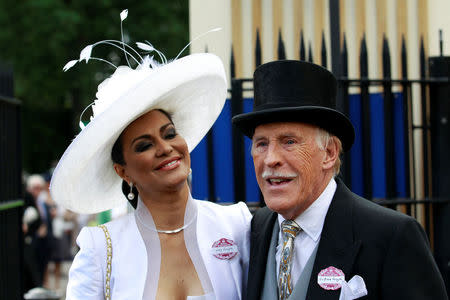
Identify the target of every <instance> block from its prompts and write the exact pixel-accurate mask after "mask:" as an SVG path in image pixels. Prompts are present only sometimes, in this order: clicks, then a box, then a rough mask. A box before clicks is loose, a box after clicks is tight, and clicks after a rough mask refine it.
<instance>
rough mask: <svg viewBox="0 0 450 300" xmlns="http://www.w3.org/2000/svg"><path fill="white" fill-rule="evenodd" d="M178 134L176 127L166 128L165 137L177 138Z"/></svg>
mask: <svg viewBox="0 0 450 300" xmlns="http://www.w3.org/2000/svg"><path fill="white" fill-rule="evenodd" d="M176 136H177V132H176V130H175V128H173V127H172V128H168V129H167V130H166V132H165V133H164V138H166V139H169V140H170V139H173V138H175V137H176Z"/></svg>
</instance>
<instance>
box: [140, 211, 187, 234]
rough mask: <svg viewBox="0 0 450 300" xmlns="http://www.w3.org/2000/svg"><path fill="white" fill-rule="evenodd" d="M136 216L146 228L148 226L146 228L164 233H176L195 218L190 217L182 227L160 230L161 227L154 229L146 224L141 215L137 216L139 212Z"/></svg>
mask: <svg viewBox="0 0 450 300" xmlns="http://www.w3.org/2000/svg"><path fill="white" fill-rule="evenodd" d="M137 217H138V218H139V221H141V223H142V225H144V226H145V227H146V228H148V229H150V230H153V231H156V232H158V233H166V234H174V233H178V232H180V231H182V230H184V229H186V228H187V227H188V226H189V225H191V224H192V222H194V220H195V218H192V219H191V220H190V221H189V223H187V224H184V225H183V226H182V227H180V228H177V229H174V230H161V229H156V228H153V227H150V226H148V225H147V224H146V223H145V222H144V221H143V220H142V219H141V217H140V216H139V214H137ZM155 226H156V225H155Z"/></svg>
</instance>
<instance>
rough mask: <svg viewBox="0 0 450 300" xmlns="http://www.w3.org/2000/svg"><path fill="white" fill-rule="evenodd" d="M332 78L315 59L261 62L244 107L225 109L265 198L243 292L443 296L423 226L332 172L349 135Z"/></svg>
mask: <svg viewBox="0 0 450 300" xmlns="http://www.w3.org/2000/svg"><path fill="white" fill-rule="evenodd" d="M336 86H337V83H336V79H335V77H334V76H333V75H332V74H331V73H330V72H329V71H327V70H326V69H324V68H322V67H320V66H317V65H314V64H311V63H307V62H301V61H275V62H270V63H267V64H264V65H261V66H260V67H258V68H257V69H256V71H255V73H254V93H255V94H254V95H255V96H254V107H253V112H250V113H245V114H241V115H237V116H235V117H234V118H233V124H234V125H236V126H237V127H238V128H239V129H240V130H241V131H242V132H243V133H244V134H245V135H247V136H248V137H250V138H251V139H252V149H251V153H252V156H253V161H254V165H255V171H256V177H257V181H258V185H259V187H260V189H261V191H262V194H263V196H264V200H265V203H266V205H267V207H264V208H261V209H259V210H258V211H257V212H256V214H255V216H254V218H253V220H252V232H251V250H250V269H249V275H248V289H247V299H248V300H259V299H288V298H289V299H308V300H311V299H312V300H317V299H320V300H323V299H357V298H361V299H377V300H379V299H447V295H446V291H445V286H444V283H443V280H442V277H441V275H440V273H439V271H438V269H437V266H436V264H435V262H434V259H433V256H432V253H431V251H430V248H429V244H428V240H427V237H426V235H425V232H424V231H423V229H422V227H421V226H420V225H419V224H418V223H417V222H416V221H415V220H414V219H413V218H411V217H409V216H407V215H404V214H401V213H399V212H396V211H394V210H391V209H387V208H384V207H381V206H379V205H377V204H374V203H372V202H371V201H369V200H366V199H363V198H361V197H358V196H357V195H355V194H354V193H352V192H351V191H350V190H349V189H348V188H347V187H346V186H345V184H344V183H343V182H342V181H341V180H339V179H338V178H336V175H337V174H338V173H339V166H340V159H339V156H340V154H341V153H342V152H343V151H348V150H349V149H350V147H351V146H352V144H353V140H354V135H355V134H354V129H353V125H352V124H351V122H350V121H349V119H348V118H347V117H346V116H345V115H343V114H342V113H340V112H338V111H337V110H336V109H335V106H336V100H335V98H336ZM340 297H341V298H340Z"/></svg>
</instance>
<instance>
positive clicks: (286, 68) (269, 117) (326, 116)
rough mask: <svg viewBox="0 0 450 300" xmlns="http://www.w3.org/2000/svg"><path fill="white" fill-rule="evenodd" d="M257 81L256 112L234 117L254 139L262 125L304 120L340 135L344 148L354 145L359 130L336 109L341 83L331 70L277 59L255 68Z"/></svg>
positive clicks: (255, 93) (233, 120) (254, 79)
mask: <svg viewBox="0 0 450 300" xmlns="http://www.w3.org/2000/svg"><path fill="white" fill-rule="evenodd" d="M253 83H254V84H253V86H254V103H253V112H249V113H245V114H240V115H237V116H234V117H233V119H232V122H233V124H234V125H236V127H237V128H239V129H240V130H241V131H242V132H243V133H244V134H245V135H246V136H248V137H250V138H251V137H252V136H253V133H254V131H255V128H256V127H257V126H258V125H261V124H265V123H273V122H301V123H308V124H313V125H316V126H318V127H320V128H322V129H325V130H326V131H328V132H329V133H331V134H333V135H335V136H337V137H338V138H339V139H340V140H341V142H342V147H343V149H344V151H347V150H349V149H350V147H351V146H352V144H353V141H354V139H355V130H354V128H353V125H352V123H351V122H350V120H349V119H348V118H347V117H346V116H345V115H344V114H342V113H341V112H339V111H337V110H336V89H337V82H336V78H335V77H334V75H333V74H332V73H331V72H329V71H328V70H327V69H325V68H322V67H321V66H318V65H315V64H312V63H308V62H304V61H297V60H279V61H273V62H269V63H266V64H263V65H261V66H259V67H258V68H257V69H256V70H255V73H254V74H253Z"/></svg>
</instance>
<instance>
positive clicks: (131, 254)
mask: <svg viewBox="0 0 450 300" xmlns="http://www.w3.org/2000/svg"><path fill="white" fill-rule="evenodd" d="M107 226H108V230H109V231H110V235H111V241H112V253H113V258H112V264H111V295H112V299H114V300H115V299H121V300H122V299H123V300H125V299H130V300H136V299H142V296H143V293H144V285H145V279H146V277H147V251H146V249H145V244H144V241H143V240H142V237H141V234H140V233H139V230H138V228H137V225H136V219H135V217H134V214H129V215H127V216H125V217H123V218H121V219H118V220H117V221H114V222H111V223H109V224H107Z"/></svg>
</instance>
